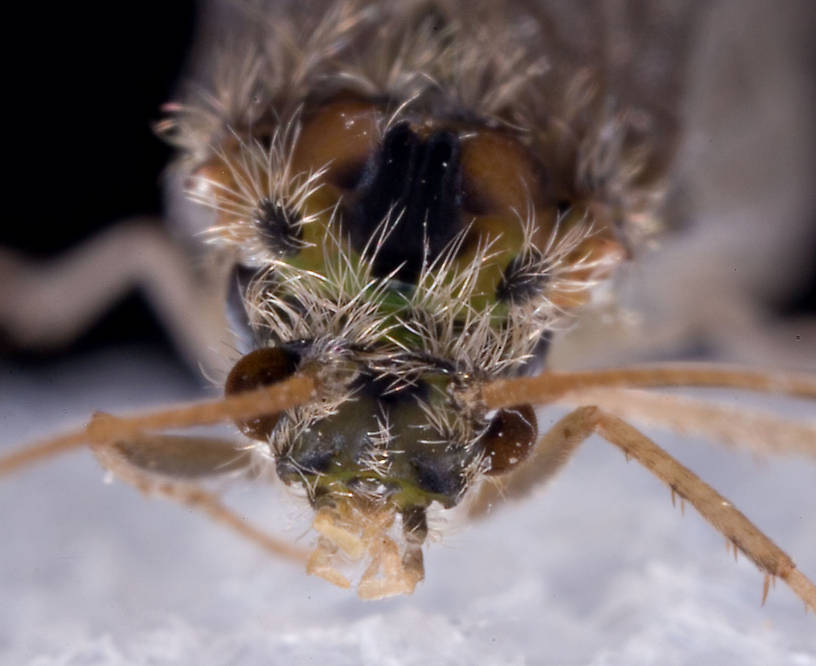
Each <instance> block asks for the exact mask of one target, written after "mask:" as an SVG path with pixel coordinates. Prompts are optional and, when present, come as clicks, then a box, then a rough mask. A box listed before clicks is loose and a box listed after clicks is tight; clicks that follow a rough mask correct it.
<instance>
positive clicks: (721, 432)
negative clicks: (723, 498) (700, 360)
mask: <svg viewBox="0 0 816 666" xmlns="http://www.w3.org/2000/svg"><path fill="white" fill-rule="evenodd" d="M559 402H560V403H562V404H565V405H571V406H573V407H576V406H578V405H595V406H597V407H601V408H602V409H604V410H606V411H608V412H611V413H612V414H615V415H616V416H618V417H620V418H624V419H628V420H630V421H637V422H638V423H640V424H653V425H656V426H659V427H661V426H662V427H665V428H669V429H671V430H673V431H675V432H682V433H692V434H695V435H699V436H702V437H705V438H706V439H710V440H715V441H719V442H722V443H725V444H729V445H733V446H738V447H739V448H741V449H744V450H746V451H750V452H752V453H755V454H757V455H769V454H770V455H803V456H811V457H816V422H814V421H811V422H805V423H801V422H800V423H797V422H793V421H791V420H790V419H786V418H782V417H779V416H776V415H774V414H767V413H763V412H759V411H757V410H754V409H745V408H739V407H732V406H727V405H716V404H714V405H712V404H710V403H708V402H704V401H702V400H694V399H692V398H686V397H682V396H676V395H664V394H654V393H649V392H647V391H637V390H629V389H589V390H586V391H580V392H578V393H576V394H574V395H573V394H569V395H566V396H564V397H563V398H562V399H560V400H559Z"/></svg>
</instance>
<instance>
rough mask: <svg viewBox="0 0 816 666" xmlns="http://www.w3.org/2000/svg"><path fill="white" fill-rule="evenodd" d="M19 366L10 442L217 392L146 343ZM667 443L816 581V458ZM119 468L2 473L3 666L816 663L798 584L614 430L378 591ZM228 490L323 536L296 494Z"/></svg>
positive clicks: (268, 521) (6, 376)
mask: <svg viewBox="0 0 816 666" xmlns="http://www.w3.org/2000/svg"><path fill="white" fill-rule="evenodd" d="M0 372H2V374H0V424H2V442H1V443H0V447H2V448H0V450H8V449H9V448H10V446H11V445H13V444H16V443H19V442H20V441H25V440H29V439H31V438H34V437H37V436H39V435H42V434H45V433H49V432H51V431H53V430H54V429H55V428H58V427H59V426H61V425H65V424H76V423H78V422H82V421H83V420H85V419H86V418H87V416H88V415H89V414H90V413H91V412H92V411H93V410H94V409H105V410H111V411H119V412H121V411H123V410H126V409H131V410H132V409H133V408H135V407H137V406H140V405H147V404H160V403H162V402H164V401H165V400H167V399H175V400H178V399H180V398H186V397H190V396H191V395H193V394H194V393H196V391H197V388H196V387H195V386H193V385H192V384H191V382H190V380H189V379H188V378H187V377H185V376H184V375H183V374H181V373H180V372H179V371H178V370H176V369H174V368H172V367H168V366H167V365H164V364H162V363H161V362H160V361H159V360H157V359H155V358H153V357H150V356H149V355H144V354H140V353H139V352H137V351H134V350H129V351H124V350H123V351H122V352H120V353H116V354H114V353H108V354H100V355H96V356H91V357H88V358H86V359H83V360H80V361H76V362H73V363H72V364H69V365H63V366H60V367H56V368H50V369H47V370H41V371H38V372H36V373H34V374H24V375H21V374H19V373H17V372H14V371H13V369H9V368H2V369H0ZM732 397H733V396H732ZM744 400H745V401H746V402H745V403H744V404H748V403H747V400H748V398H745V399H744ZM751 400H753V398H751ZM760 402H773V401H771V400H770V399H767V400H766V399H762V400H760ZM751 404H752V403H751ZM811 408H812V407H811ZM792 409H793V411H794V412H795V411H797V410H798V413H799V414H800V416H802V415H804V414H805V413H806V411H807V410H808V409H809V407H807V406H799V407H797V406H795V405H794V406H793V407H792ZM551 420H552V419H551V418H549V417H547V416H543V417H542V418H541V421H542V423H541V425H542V429H543V427H545V426H546V425H547V424H548V423H550V422H551ZM656 436H657V438H658V441H659V442H660V443H661V444H663V445H666V446H667V447H668V448H669V449H670V450H671V451H672V452H673V453H674V454H675V455H677V456H678V457H680V458H681V460H682V461H683V462H685V463H687V464H688V465H689V466H691V467H692V469H694V470H695V471H697V472H698V473H700V474H701V475H702V476H703V477H704V478H705V479H707V480H708V481H710V482H712V483H713V484H714V485H715V487H717V488H718V489H719V490H720V491H721V492H723V494H725V495H726V496H727V497H729V498H730V499H731V500H732V501H734V502H735V503H736V504H737V506H739V507H740V508H742V509H743V510H744V511H745V513H746V514H747V515H748V516H749V517H750V518H751V519H753V520H754V521H755V522H756V523H757V524H758V525H759V526H760V527H761V528H762V529H764V530H766V531H767V532H768V533H769V534H770V536H771V537H772V538H774V539H775V540H776V541H777V542H778V543H779V544H780V545H781V546H782V547H783V548H785V549H786V550H788V552H789V553H790V554H791V555H792V556H793V557H794V559H795V560H796V561H797V563H798V565H799V566H800V568H801V569H802V570H803V571H804V572H805V573H806V574H808V575H809V576H810V577H811V578H814V577H816V509H814V505H816V502H814V500H815V499H816V497H815V496H814V490H813V489H814V486H816V484H814V479H816V462H814V461H813V460H812V459H811V460H802V459H776V460H764V461H756V460H754V459H752V458H751V457H750V456H747V455H745V454H739V453H735V452H733V451H730V450H727V449H723V448H720V447H717V446H714V445H708V444H705V443H702V442H698V441H694V440H688V439H680V438H677V437H673V436H667V435H664V434H657V435H656ZM103 476H104V475H103V472H102V470H101V469H100V468H99V466H98V465H97V463H96V462H95V460H94V459H93V458H92V456H91V455H90V453H88V452H87V451H79V452H76V453H73V454H70V455H66V456H63V457H61V458H59V459H55V460H53V461H51V462H49V463H48V464H43V465H40V466H38V467H36V468H31V469H29V470H26V471H25V472H22V473H20V474H18V475H17V476H15V477H14V478H10V479H2V480H0V523H1V524H2V546H0V589H1V590H2V603H0V662H1V663H3V664H37V665H45V664H49V665H50V664H66V665H68V664H70V665H71V666H74V665H79V664H94V665H95V664H241V665H244V664H247V665H251V664H312V663H318V664H319V663H322V664H372V665H374V664H377V665H380V664H473V663H479V664H541V663H559V664H654V663H661V664H687V663H688V664H691V663H694V664H763V665H767V664H799V665H804V664H816V618H814V616H813V615H812V614H810V615H805V613H804V610H803V605H802V603H801V602H799V601H798V600H797V599H796V598H795V597H794V595H793V594H792V593H791V592H790V591H789V590H788V589H787V588H786V586H785V585H783V584H781V583H778V584H777V587H776V589H775V590H773V591H772V592H771V594H770V596H769V598H768V601H767V603H766V604H765V606H764V607H761V606H760V598H761V594H762V575H761V574H759V573H758V572H757V570H756V569H755V568H754V567H753V565H751V564H750V563H749V562H747V561H746V560H745V559H744V558H742V557H741V558H740V560H739V561H738V562H737V563H734V561H733V558H732V556H731V555H730V554H729V553H727V552H726V548H725V546H724V542H723V539H722V537H721V536H719V535H718V534H716V533H715V532H714V531H713V529H711V528H710V527H709V526H708V525H707V524H705V523H704V522H703V521H702V520H701V519H700V518H699V517H698V516H697V515H696V514H695V513H694V511H693V510H692V509H690V508H687V511H686V514H685V516H682V515H681V512H680V510H679V507H678V508H677V509H672V504H671V501H670V495H669V491H668V490H667V489H666V488H665V487H663V486H662V485H661V484H660V483H658V482H657V481H656V480H654V479H652V478H651V477H650V475H649V474H648V473H647V472H645V471H644V470H643V469H641V468H640V467H639V466H638V465H636V464H635V463H629V464H627V463H626V462H625V460H624V458H623V456H622V455H621V454H620V453H618V452H617V450H616V449H613V448H612V447H610V446H608V445H606V444H604V443H603V442H602V441H601V440H598V439H593V440H591V441H590V442H589V443H587V444H586V445H584V446H583V447H582V448H581V449H580V450H579V452H578V454H577V455H576V457H575V458H574V459H573V460H572V461H571V462H570V463H569V464H568V466H567V468H566V469H565V471H564V472H563V473H562V474H561V475H560V476H559V477H558V478H557V479H555V480H554V481H553V482H552V483H550V484H549V486H548V487H547V488H543V489H542V490H541V492H539V493H538V494H537V495H536V496H535V497H534V498H531V499H530V500H528V501H525V502H522V503H519V504H514V505H511V506H505V507H504V508H502V509H501V510H499V511H497V512H496V513H494V514H493V515H492V516H491V517H490V518H488V519H487V520H485V521H483V522H481V523H478V524H471V525H455V526H450V527H449V528H448V529H447V530H445V531H446V532H447V534H445V535H444V536H443V537H442V538H441V540H440V541H439V542H437V543H433V544H431V545H430V547H429V548H427V549H426V569H427V579H426V581H425V582H424V583H422V584H421V585H420V586H419V588H418V590H417V592H416V593H415V594H414V595H413V596H412V597H406V598H398V599H394V600H389V601H384V602H374V603H371V602H369V603H363V602H360V601H358V600H357V599H356V597H355V596H354V595H353V593H351V592H348V591H342V590H338V589H335V588H333V587H331V586H330V585H328V584H327V583H325V582H323V581H322V580H319V579H315V578H310V577H307V576H306V575H305V574H304V573H303V572H302V571H300V570H299V569H298V568H297V567H294V566H291V565H288V564H285V563H281V562H276V561H274V560H271V559H270V558H268V557H267V556H266V555H265V554H264V553H263V552H260V551H259V550H257V549H256V548H255V547H254V546H252V545H251V544H247V543H244V542H242V541H241V540H239V539H238V538H236V537H233V535H232V534H231V533H228V532H226V531H225V530H223V529H222V528H221V527H219V526H217V525H215V524H213V523H210V522H208V521H207V520H206V519H204V518H202V517H201V516H199V515H198V514H194V513H193V512H191V511H190V510H188V509H186V508H182V507H179V506H176V505H173V504H170V503H167V502H164V501H157V500H150V501H148V500H145V499H143V498H142V497H141V496H140V495H139V494H138V493H137V492H136V491H134V490H132V489H131V488H128V487H126V486H123V485H122V484H120V483H115V484H113V485H106V484H105V483H103ZM227 497H228V499H229V501H230V502H231V503H232V505H233V506H237V507H238V508H239V509H240V510H241V512H242V513H244V515H247V516H249V517H252V518H253V519H254V520H256V521H257V522H260V523H262V524H265V525H268V526H270V529H271V530H273V531H275V532H276V533H277V534H280V535H283V536H286V537H287V538H289V539H292V540H298V539H300V542H301V543H303V544H304V545H305V544H308V542H309V541H308V540H309V534H305V530H306V527H307V526H308V522H309V511H308V510H307V509H305V508H304V507H302V506H301V505H299V504H298V503H297V502H296V501H295V500H294V499H293V498H292V497H290V496H287V495H286V493H285V492H281V491H279V489H277V488H269V487H253V486H251V485H246V484H232V485H231V487H230V488H229V492H228V494H227Z"/></svg>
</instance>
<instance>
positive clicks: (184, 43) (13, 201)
mask: <svg viewBox="0 0 816 666" xmlns="http://www.w3.org/2000/svg"><path fill="white" fill-rule="evenodd" d="M18 7H19V9H18V11H19V12H21V15H20V16H19V17H18V18H17V19H16V20H15V21H14V22H13V23H12V24H9V25H7V30H10V31H17V30H19V35H21V36H24V37H25V40H26V43H27V46H26V47H25V48H20V47H13V48H15V49H16V50H15V51H14V52H13V53H9V54H7V58H6V62H7V63H8V66H7V68H6V76H7V77H8V78H7V84H6V88H5V89H6V95H5V99H6V109H7V113H8V114H9V116H10V119H9V121H7V123H6V139H7V141H8V140H10V143H11V146H12V150H11V159H10V160H9V159H7V160H6V164H7V165H11V166H12V171H13V173H12V176H11V179H10V180H7V181H6V182H7V183H10V185H7V187H6V188H4V189H5V192H6V201H5V207H4V208H5V211H6V215H5V220H4V223H3V224H2V225H1V226H0V245H5V246H11V247H14V248H17V249H19V250H22V251H24V252H26V253H28V254H30V255H32V256H34V257H37V258H47V257H49V256H54V255H56V254H59V253H60V252H61V251H63V250H65V249H66V248H69V247H71V246H73V245H75V244H78V243H81V242H82V241H83V240H84V239H87V238H88V237H90V236H92V235H94V234H95V233H98V232H99V230H100V229H102V228H104V227H105V226H107V225H109V224H111V223H112V222H115V221H117V220H121V219H123V218H126V217H129V216H133V215H144V214H150V215H160V214H161V210H162V193H161V187H160V177H161V172H162V169H163V168H164V167H165V166H166V164H167V163H168V161H169V159H170V157H171V151H170V149H169V148H168V146H166V145H165V144H164V143H162V141H160V140H159V139H158V138H157V137H156V136H155V135H154V133H153V131H152V129H151V125H152V124H153V123H154V122H155V121H157V120H158V119H159V118H160V117H161V113H160V106H161V104H162V103H164V102H166V101H167V100H169V99H171V98H172V96H173V92H174V90H175V89H176V85H177V82H178V80H179V78H180V76H181V75H182V71H183V68H184V65H185V61H186V54H187V50H188V47H189V44H190V43H191V40H192V36H193V34H194V29H195V20H196V3H195V2H193V1H192V0H173V2H166V1H161V2H160V1H158V0H143V1H142V2H136V3H112V4H107V3H91V4H90V5H83V4H79V5H74V4H71V5H60V4H53V5H49V6H48V7H47V8H44V7H42V6H38V5H33V4H30V5H27V6H18ZM7 49H8V47H7ZM26 49H27V50H26ZM815 64H816V63H815ZM814 69H816V68H814ZM814 122H816V119H815V120H814ZM7 179H8V177H7ZM810 223H812V224H813V226H814V228H816V212H814V213H813V216H812V220H810ZM813 244H814V246H813V256H814V257H816V233H814V242H813ZM775 308H776V309H777V310H778V311H779V312H780V313H781V314H784V315H788V314H794V313H802V312H806V311H807V312H816V261H814V266H813V267H812V268H811V270H810V275H804V276H803V277H802V280H801V282H800V283H799V285H798V287H797V288H796V289H794V290H793V291H791V293H790V294H789V295H788V296H787V297H786V298H785V299H784V300H783V301H782V302H780V303H778V304H776V305H775ZM123 342H124V343H132V342H137V343H148V344H153V345H156V346H157V347H158V349H159V350H160V351H164V352H166V353H167V354H168V356H171V355H173V351H172V348H171V346H170V343H169V341H168V340H167V338H166V336H165V335H164V333H163V331H162V330H161V327H160V326H159V324H158V323H157V321H156V319H155V317H154V315H153V313H152V312H151V310H150V309H149V308H148V307H147V305H146V304H145V302H144V301H143V300H142V298H141V297H140V296H139V295H138V294H132V295H131V296H130V297H128V298H127V299H125V300H124V301H123V302H122V303H120V304H119V305H117V306H116V307H115V308H114V309H113V310H111V311H110V312H108V313H107V314H106V315H105V316H104V317H103V318H102V319H101V320H100V321H99V322H98V323H97V324H96V325H95V326H94V327H93V328H92V329H91V330H89V331H87V332H86V333H85V334H84V335H83V336H82V337H81V338H80V339H79V340H77V341H75V343H73V344H72V345H71V346H70V347H69V348H68V349H56V350H50V349H49V350H20V349H14V348H12V347H11V346H9V345H8V344H3V343H2V342H0V354H2V356H4V357H6V358H11V359H13V360H14V361H15V362H20V363H23V364H38V363H41V362H52V361H54V360H55V359H59V358H64V357H65V356H67V355H71V354H75V353H78V352H82V351H87V350H89V349H92V348H98V347H100V346H110V345H117V344H121V343H123Z"/></svg>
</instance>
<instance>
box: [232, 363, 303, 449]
mask: <svg viewBox="0 0 816 666" xmlns="http://www.w3.org/2000/svg"><path fill="white" fill-rule="evenodd" d="M299 360H300V359H299V357H298V355H297V354H295V353H293V352H290V351H287V350H285V349H282V348H280V347H264V348H263V349H256V350H255V351H251V352H250V353H249V354H247V355H246V356H243V357H241V359H239V361H238V362H237V363H236V364H235V365H234V366H233V367H232V370H230V373H229V375H228V376H227V381H226V382H225V384H224V394H225V395H235V394H236V393H242V392H244V391H251V390H253V389H257V388H260V387H261V386H269V385H270V384H275V383H277V382H279V381H282V380H284V379H286V378H287V377H289V376H290V375H292V374H294V372H295V371H296V370H297V366H298V362H299ZM279 418H280V414H272V415H270V416H257V417H255V418H252V419H245V420H243V421H236V422H235V425H237V426H238V429H239V430H240V431H241V432H242V433H243V434H244V435H246V436H247V437H249V438H251V439H257V440H260V441H262V442H265V441H267V440H268V439H269V436H270V435H271V434H272V430H273V429H274V428H275V424H276V423H277V422H278V419H279Z"/></svg>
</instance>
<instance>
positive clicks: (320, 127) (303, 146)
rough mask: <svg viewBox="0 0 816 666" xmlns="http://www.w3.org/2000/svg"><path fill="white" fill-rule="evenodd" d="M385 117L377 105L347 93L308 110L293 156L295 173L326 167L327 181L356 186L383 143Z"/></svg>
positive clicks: (344, 185) (342, 185) (348, 186)
mask: <svg viewBox="0 0 816 666" xmlns="http://www.w3.org/2000/svg"><path fill="white" fill-rule="evenodd" d="M381 119H382V112H381V110H380V109H379V107H378V106H377V105H375V104H373V103H371V102H368V101H365V100H361V99H357V98H354V97H346V96H343V97H340V98H338V99H336V100H334V101H332V102H329V103H327V104H324V105H322V106H320V108H318V109H316V110H314V111H312V112H311V113H307V114H306V116H305V117H304V118H303V123H302V127H301V131H300V135H299V137H298V141H297V145H296V146H295V149H294V153H293V155H292V171H293V173H301V172H313V171H317V170H318V169H322V168H326V173H325V175H324V177H323V180H324V182H327V183H331V184H333V185H336V186H337V187H339V188H342V189H352V188H353V187H354V186H355V185H356V181H357V180H358V178H359V176H360V174H361V173H362V170H363V167H364V166H365V163H366V162H367V161H368V158H369V157H370V156H371V154H372V153H373V152H374V150H375V149H376V146H377V144H378V142H379V139H380V129H379V128H380V121H381Z"/></svg>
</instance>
